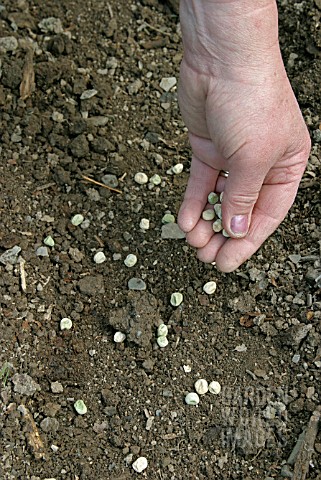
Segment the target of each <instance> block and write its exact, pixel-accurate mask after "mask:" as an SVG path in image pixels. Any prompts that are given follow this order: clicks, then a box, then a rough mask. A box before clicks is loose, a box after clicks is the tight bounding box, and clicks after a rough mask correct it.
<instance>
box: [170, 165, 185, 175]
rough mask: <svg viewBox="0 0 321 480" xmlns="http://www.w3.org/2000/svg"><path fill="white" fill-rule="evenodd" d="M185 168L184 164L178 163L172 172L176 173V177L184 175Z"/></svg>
mask: <svg viewBox="0 0 321 480" xmlns="http://www.w3.org/2000/svg"><path fill="white" fill-rule="evenodd" d="M183 168H184V165H183V164H182V163H176V165H174V166H173V167H172V172H173V173H175V175H178V174H179V173H182V171H183Z"/></svg>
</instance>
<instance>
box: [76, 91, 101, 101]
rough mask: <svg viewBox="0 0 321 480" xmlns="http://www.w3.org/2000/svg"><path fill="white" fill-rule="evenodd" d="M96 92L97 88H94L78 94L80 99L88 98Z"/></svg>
mask: <svg viewBox="0 0 321 480" xmlns="http://www.w3.org/2000/svg"><path fill="white" fill-rule="evenodd" d="M97 93H98V90H95V89H91V90H85V91H84V92H82V94H81V95H80V100H88V99H89V98H92V97H94V96H95V95H97Z"/></svg>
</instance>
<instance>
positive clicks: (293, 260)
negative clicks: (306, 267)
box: [289, 254, 302, 265]
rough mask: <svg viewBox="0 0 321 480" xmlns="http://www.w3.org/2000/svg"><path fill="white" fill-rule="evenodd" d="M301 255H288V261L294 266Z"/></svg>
mask: <svg viewBox="0 0 321 480" xmlns="http://www.w3.org/2000/svg"><path fill="white" fill-rule="evenodd" d="M301 258H302V257H301V255H297V254H293V255H289V260H291V262H292V263H294V264H295V265H297V264H298V263H299V262H300V260H301Z"/></svg>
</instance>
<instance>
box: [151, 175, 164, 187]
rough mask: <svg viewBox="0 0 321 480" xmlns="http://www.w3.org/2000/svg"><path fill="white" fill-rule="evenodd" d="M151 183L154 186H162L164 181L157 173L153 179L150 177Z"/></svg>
mask: <svg viewBox="0 0 321 480" xmlns="http://www.w3.org/2000/svg"><path fill="white" fill-rule="evenodd" d="M149 181H150V182H151V183H152V184H153V185H160V184H161V183H162V179H161V177H160V176H159V175H157V173H155V175H153V176H152V177H150V179H149Z"/></svg>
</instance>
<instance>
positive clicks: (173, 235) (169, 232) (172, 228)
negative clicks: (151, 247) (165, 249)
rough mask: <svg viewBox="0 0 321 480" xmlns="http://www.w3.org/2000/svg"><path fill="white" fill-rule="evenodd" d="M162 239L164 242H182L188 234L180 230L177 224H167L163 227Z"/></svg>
mask: <svg viewBox="0 0 321 480" xmlns="http://www.w3.org/2000/svg"><path fill="white" fill-rule="evenodd" d="M161 237H162V238H163V239H164V240H181V239H183V238H185V237H186V234H185V232H183V231H182V230H181V229H180V228H179V226H178V225H177V223H166V224H165V225H163V226H162V234H161Z"/></svg>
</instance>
